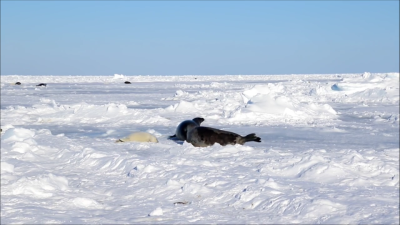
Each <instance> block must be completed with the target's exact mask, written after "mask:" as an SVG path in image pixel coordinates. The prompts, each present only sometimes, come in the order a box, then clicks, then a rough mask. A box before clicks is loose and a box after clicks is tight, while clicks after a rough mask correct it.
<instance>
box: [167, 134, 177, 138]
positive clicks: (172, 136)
mask: <svg viewBox="0 0 400 225" xmlns="http://www.w3.org/2000/svg"><path fill="white" fill-rule="evenodd" d="M174 138H176V134H174V135H171V136H168V139H174Z"/></svg>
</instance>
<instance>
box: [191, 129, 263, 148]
mask: <svg viewBox="0 0 400 225" xmlns="http://www.w3.org/2000/svg"><path fill="white" fill-rule="evenodd" d="M187 129H188V133H187V140H186V141H187V142H189V143H191V144H192V145H193V146H195V147H207V146H211V145H213V144H215V143H219V144H220V145H222V146H225V145H235V144H241V145H243V144H244V143H245V142H249V141H255V142H261V138H259V137H257V136H256V134H254V133H251V134H249V135H246V136H244V137H243V136H240V135H239V134H236V133H233V132H230V131H225V130H219V129H215V128H211V127H201V126H197V127H195V126H191V125H189V126H188V128H187Z"/></svg>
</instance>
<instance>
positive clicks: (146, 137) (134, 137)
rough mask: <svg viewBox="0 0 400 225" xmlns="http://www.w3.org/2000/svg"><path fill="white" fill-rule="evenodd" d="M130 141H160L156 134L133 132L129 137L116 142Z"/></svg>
mask: <svg viewBox="0 0 400 225" xmlns="http://www.w3.org/2000/svg"><path fill="white" fill-rule="evenodd" d="M130 141H137V142H154V143H158V140H157V138H156V137H155V136H154V135H152V134H150V133H147V132H136V133H132V134H130V135H129V136H127V137H124V138H121V139H119V140H117V141H116V142H130Z"/></svg>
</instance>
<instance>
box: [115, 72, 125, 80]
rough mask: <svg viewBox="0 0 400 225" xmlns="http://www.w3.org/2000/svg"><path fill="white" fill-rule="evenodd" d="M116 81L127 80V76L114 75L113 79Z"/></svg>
mask: <svg viewBox="0 0 400 225" xmlns="http://www.w3.org/2000/svg"><path fill="white" fill-rule="evenodd" d="M113 79H114V80H121V79H125V76H124V75H123V74H117V73H116V74H114V77H113Z"/></svg>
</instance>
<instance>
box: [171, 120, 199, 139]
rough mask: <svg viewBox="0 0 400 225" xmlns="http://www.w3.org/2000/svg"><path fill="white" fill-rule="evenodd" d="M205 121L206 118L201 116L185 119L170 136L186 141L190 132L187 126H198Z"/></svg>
mask: <svg viewBox="0 0 400 225" xmlns="http://www.w3.org/2000/svg"><path fill="white" fill-rule="evenodd" d="M203 121H204V119H203V118H200V117H196V118H194V119H192V120H185V121H183V122H182V123H180V124H179V125H178V127H177V128H176V131H175V134H174V135H172V136H170V138H175V137H176V138H178V139H179V140H181V141H186V136H187V132H188V129H187V127H188V126H191V127H198V126H200V124H201V123H202V122H203Z"/></svg>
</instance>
